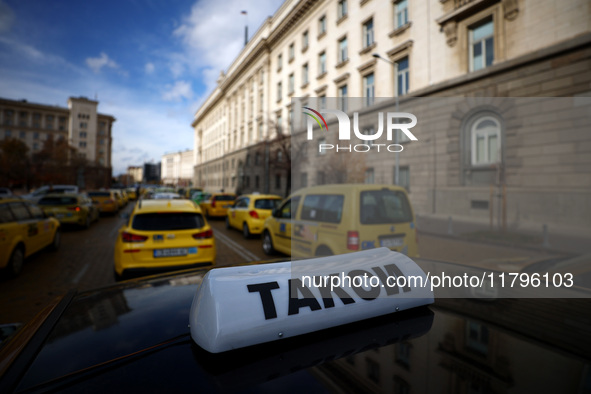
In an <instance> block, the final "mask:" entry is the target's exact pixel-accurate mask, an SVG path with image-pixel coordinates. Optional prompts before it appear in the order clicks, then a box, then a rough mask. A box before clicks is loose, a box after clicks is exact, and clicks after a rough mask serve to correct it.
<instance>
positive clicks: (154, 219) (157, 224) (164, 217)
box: [131, 212, 205, 231]
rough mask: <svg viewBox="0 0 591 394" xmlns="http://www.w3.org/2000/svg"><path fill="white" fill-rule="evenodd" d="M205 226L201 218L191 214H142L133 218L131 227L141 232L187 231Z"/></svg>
mask: <svg viewBox="0 0 591 394" xmlns="http://www.w3.org/2000/svg"><path fill="white" fill-rule="evenodd" d="M204 225H205V222H204V220H203V216H201V215H200V214H198V213H191V212H174V213H143V214H141V215H135V216H134V217H133V223H132V225H131V227H132V228H133V229H135V230H143V231H168V230H188V229H192V228H201V227H203V226H204Z"/></svg>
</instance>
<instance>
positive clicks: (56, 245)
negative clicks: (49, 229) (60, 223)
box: [49, 230, 62, 251]
mask: <svg viewBox="0 0 591 394" xmlns="http://www.w3.org/2000/svg"><path fill="white" fill-rule="evenodd" d="M61 237H62V235H61V233H60V231H59V230H55V235H54V236H53V242H52V243H51V245H49V249H50V250H53V251H55V250H58V249H59V247H60V242H61Z"/></svg>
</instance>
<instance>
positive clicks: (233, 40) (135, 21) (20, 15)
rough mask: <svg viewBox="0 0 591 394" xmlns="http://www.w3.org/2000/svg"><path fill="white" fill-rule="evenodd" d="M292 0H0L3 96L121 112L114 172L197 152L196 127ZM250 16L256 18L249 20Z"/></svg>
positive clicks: (115, 133)
mask: <svg viewBox="0 0 591 394" xmlns="http://www.w3.org/2000/svg"><path fill="white" fill-rule="evenodd" d="M281 3H282V0H258V1H257V0H249V1H239V0H227V1H225V0H224V1H219V0H218V1H215V0H201V1H195V0H168V1H166V0H158V1H156V0H119V1H113V0H103V1H76V0H69V1H66V0H51V1H44V0H36V1H33V0H10V1H8V0H0V97H4V98H9V99H15V100H19V99H26V100H28V101H29V102H36V103H42V104H47V105H58V106H61V107H66V106H67V100H68V97H70V96H74V97H78V96H85V97H88V98H91V99H92V98H95V97H97V98H98V101H99V107H98V110H99V112H100V113H104V114H109V115H113V116H114V117H115V118H116V119H117V121H116V122H115V124H114V127H113V174H114V175H118V174H120V173H122V172H125V170H126V168H127V166H129V165H140V164H142V163H144V162H149V161H154V162H157V161H160V157H161V155H162V154H164V153H168V152H174V151H179V150H186V149H192V148H193V129H192V128H191V121H192V120H193V115H194V113H195V111H196V109H197V108H199V105H200V104H201V103H202V102H203V100H204V99H205V98H206V97H207V95H208V94H209V92H210V91H211V89H213V87H214V86H215V80H216V79H217V77H218V75H219V73H220V71H221V70H222V69H227V67H228V66H229V65H230V63H231V62H232V60H233V59H234V58H235V56H236V55H237V54H238V52H239V51H240V49H241V48H242V46H243V42H244V24H245V23H246V22H248V25H249V32H250V34H251V35H252V34H254V32H255V31H256V30H257V29H258V27H259V26H260V25H261V23H262V22H263V21H264V20H265V18H266V17H267V16H270V15H272V14H273V13H274V12H275V11H276V10H277V8H279V6H280V5H281ZM241 10H247V11H248V16H247V17H245V16H244V15H241V14H240V11H241Z"/></svg>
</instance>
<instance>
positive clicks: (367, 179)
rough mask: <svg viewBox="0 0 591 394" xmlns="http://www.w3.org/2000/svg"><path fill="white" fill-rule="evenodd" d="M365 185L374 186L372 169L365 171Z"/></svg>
mask: <svg viewBox="0 0 591 394" xmlns="http://www.w3.org/2000/svg"><path fill="white" fill-rule="evenodd" d="M365 183H368V184H374V183H375V176H374V171H373V168H368V169H367V170H365Z"/></svg>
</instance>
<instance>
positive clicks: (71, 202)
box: [39, 197, 78, 205]
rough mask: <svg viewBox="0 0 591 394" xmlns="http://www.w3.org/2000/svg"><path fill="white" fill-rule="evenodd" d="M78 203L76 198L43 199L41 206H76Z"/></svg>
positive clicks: (40, 202) (40, 201)
mask: <svg viewBox="0 0 591 394" xmlns="http://www.w3.org/2000/svg"><path fill="white" fill-rule="evenodd" d="M77 203H78V199H77V198H76V197H43V198H42V199H41V200H39V205H74V204H77Z"/></svg>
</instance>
